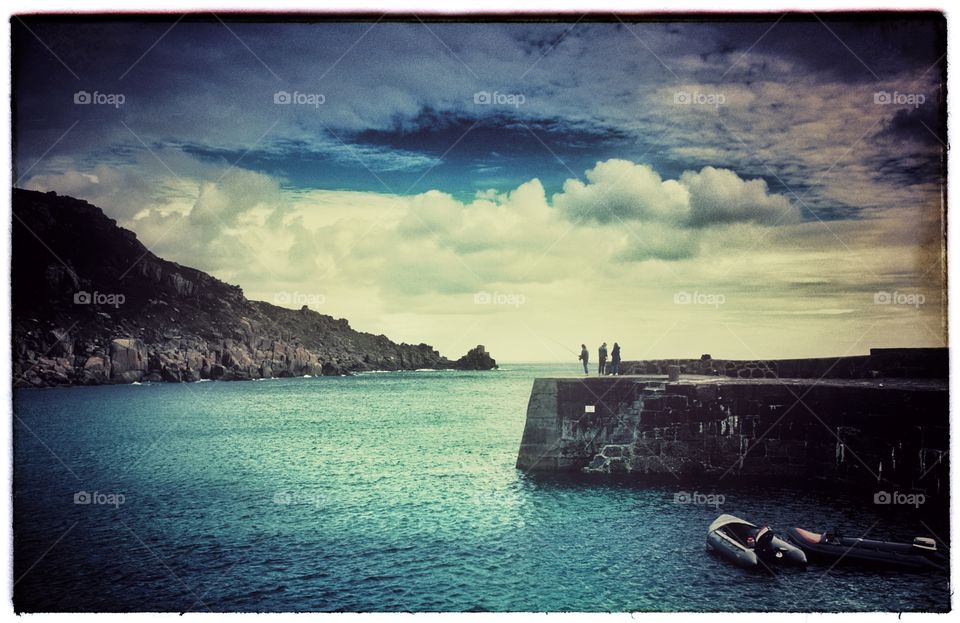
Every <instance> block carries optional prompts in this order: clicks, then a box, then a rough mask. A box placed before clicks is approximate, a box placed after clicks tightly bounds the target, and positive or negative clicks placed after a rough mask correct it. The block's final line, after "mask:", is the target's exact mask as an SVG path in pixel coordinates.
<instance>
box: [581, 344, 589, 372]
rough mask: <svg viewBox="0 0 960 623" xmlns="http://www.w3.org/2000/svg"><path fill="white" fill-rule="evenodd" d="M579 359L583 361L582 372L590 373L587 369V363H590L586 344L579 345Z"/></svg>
mask: <svg viewBox="0 0 960 623" xmlns="http://www.w3.org/2000/svg"><path fill="white" fill-rule="evenodd" d="M580 361H582V362H583V373H584V374H590V370H589V369H587V365H588V364H589V363H590V351H588V350H587V345H586V344H581V345H580Z"/></svg>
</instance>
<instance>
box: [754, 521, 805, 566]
mask: <svg viewBox="0 0 960 623" xmlns="http://www.w3.org/2000/svg"><path fill="white" fill-rule="evenodd" d="M756 551H757V554H758V555H759V556H762V557H763V558H764V559H766V560H769V561H771V562H775V563H778V564H786V565H798V566H801V567H806V566H807V556H806V554H804V553H803V550H801V549H799V548H797V547H794V546H793V545H790V544H789V543H787V542H786V541H783V540H781V539H778V538H776V535H774V534H773V530H771V529H770V528H769V527H768V526H764V527H763V528H761V529H760V531H759V532H757V547H756Z"/></svg>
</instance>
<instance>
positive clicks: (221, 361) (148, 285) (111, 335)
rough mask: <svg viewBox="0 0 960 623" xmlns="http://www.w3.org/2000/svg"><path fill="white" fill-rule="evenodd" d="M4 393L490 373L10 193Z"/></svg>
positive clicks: (91, 218)
mask: <svg viewBox="0 0 960 623" xmlns="http://www.w3.org/2000/svg"><path fill="white" fill-rule="evenodd" d="M12 205H13V214H14V219H13V236H12V240H13V243H12V246H13V257H12V293H13V313H12V325H13V331H12V342H13V384H14V387H47V386H64V385H101V384H111V383H134V382H147V381H149V382H171V383H178V382H191V381H199V380H204V379H210V380H251V379H259V378H272V377H296V376H305V375H310V376H321V375H322V376H336V375H343V374H352V373H355V372H364V371H372V370H416V369H423V368H433V369H460V370H489V369H492V368H495V367H496V361H495V360H494V359H493V358H492V357H490V355H489V354H487V352H486V350H485V349H484V348H483V346H478V347H476V348H474V349H472V350H471V351H469V352H468V353H467V354H466V355H464V356H463V357H461V358H460V359H457V360H455V361H451V360H450V359H447V358H446V357H444V356H443V355H441V354H440V353H439V352H438V351H437V350H435V349H434V348H433V347H431V346H429V345H428V344H406V343H395V342H393V341H391V340H390V339H389V338H387V337H386V336H384V335H373V334H370V333H364V332H361V331H356V330H354V329H353V328H351V327H350V324H349V323H348V322H347V320H345V319H339V318H333V317H331V316H328V315H324V314H320V313H318V312H316V311H314V310H311V309H309V308H308V307H307V306H303V307H302V308H300V309H288V308H284V307H279V306H276V305H272V304H270V303H266V302H261V301H251V300H249V299H247V298H246V297H245V296H244V294H243V291H242V290H241V289H240V288H239V287H238V286H235V285H230V284H227V283H224V282H222V281H219V280H218V279H216V278H214V277H212V276H211V275H208V274H206V273H204V272H202V271H199V270H196V269H193V268H188V267H185V266H181V265H179V264H176V263H174V262H170V261H167V260H163V259H161V258H159V257H157V256H155V255H154V254H153V253H152V252H150V251H149V250H148V249H147V248H146V247H145V246H144V245H143V244H142V243H141V242H140V241H139V240H137V237H136V235H135V234H134V233H133V232H130V231H128V230H125V229H122V228H120V227H118V226H117V224H116V222H115V221H114V220H113V219H110V218H109V217H107V216H106V215H105V214H104V213H103V212H102V210H100V208H98V207H96V206H93V205H91V204H89V203H87V202H86V201H82V200H78V199H74V198H71V197H65V196H59V195H57V194H55V193H40V192H35V191H27V190H22V189H16V188H15V189H14V190H13V202H12Z"/></svg>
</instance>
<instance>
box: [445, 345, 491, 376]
mask: <svg viewBox="0 0 960 623" xmlns="http://www.w3.org/2000/svg"><path fill="white" fill-rule="evenodd" d="M454 367H456V368H457V369H459V370H492V369H494V368H496V367H497V360H496V359H494V358H493V357H491V356H490V355H489V353H487V349H486V348H484V347H483V345H482V344H480V345H478V346H477V347H476V348H472V349H470V350H469V351H467V354H466V355H464V356H463V357H461V358H460V359H457V362H456V364H454Z"/></svg>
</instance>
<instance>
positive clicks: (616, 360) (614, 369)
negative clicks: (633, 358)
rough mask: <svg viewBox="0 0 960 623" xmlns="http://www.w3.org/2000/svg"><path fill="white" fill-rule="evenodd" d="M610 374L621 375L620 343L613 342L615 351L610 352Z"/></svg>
mask: <svg viewBox="0 0 960 623" xmlns="http://www.w3.org/2000/svg"><path fill="white" fill-rule="evenodd" d="M610 374H615V375H617V376H620V345H619V344H617V343H616V342H614V343H613V352H611V353H610Z"/></svg>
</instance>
